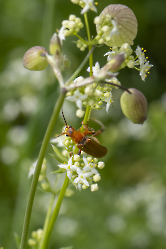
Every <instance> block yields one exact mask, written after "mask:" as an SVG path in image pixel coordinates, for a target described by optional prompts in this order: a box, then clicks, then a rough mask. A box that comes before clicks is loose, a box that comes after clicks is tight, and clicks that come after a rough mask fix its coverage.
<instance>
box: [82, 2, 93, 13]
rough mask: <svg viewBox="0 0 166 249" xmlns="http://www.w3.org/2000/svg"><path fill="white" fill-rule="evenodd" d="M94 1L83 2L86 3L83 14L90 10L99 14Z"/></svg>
mask: <svg viewBox="0 0 166 249" xmlns="http://www.w3.org/2000/svg"><path fill="white" fill-rule="evenodd" d="M93 1H94V0H82V2H84V3H85V7H84V8H83V9H82V11H81V14H84V13H85V12H87V11H88V10H92V11H95V12H97V9H96V7H95V5H94V3H93Z"/></svg>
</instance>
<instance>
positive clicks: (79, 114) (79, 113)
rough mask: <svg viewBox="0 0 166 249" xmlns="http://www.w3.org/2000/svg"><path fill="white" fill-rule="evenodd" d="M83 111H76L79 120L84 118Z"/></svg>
mask: <svg viewBox="0 0 166 249" xmlns="http://www.w3.org/2000/svg"><path fill="white" fill-rule="evenodd" d="M84 113H85V111H83V110H81V109H77V111H76V116H77V117H79V118H82V117H83V116H84Z"/></svg>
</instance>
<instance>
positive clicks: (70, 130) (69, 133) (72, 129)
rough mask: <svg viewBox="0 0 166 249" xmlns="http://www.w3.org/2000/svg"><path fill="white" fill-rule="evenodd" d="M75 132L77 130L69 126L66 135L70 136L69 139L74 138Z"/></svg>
mask: <svg viewBox="0 0 166 249" xmlns="http://www.w3.org/2000/svg"><path fill="white" fill-rule="evenodd" d="M74 131H75V129H74V128H73V127H72V126H68V127H66V129H65V134H66V136H68V137H72V136H73V133H74Z"/></svg>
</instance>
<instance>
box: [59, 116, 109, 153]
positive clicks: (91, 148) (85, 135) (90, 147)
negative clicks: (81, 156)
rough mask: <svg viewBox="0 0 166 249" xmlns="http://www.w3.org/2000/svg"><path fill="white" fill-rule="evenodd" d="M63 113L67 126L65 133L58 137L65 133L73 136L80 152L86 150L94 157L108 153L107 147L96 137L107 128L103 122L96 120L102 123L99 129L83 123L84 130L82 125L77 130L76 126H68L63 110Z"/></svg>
mask: <svg viewBox="0 0 166 249" xmlns="http://www.w3.org/2000/svg"><path fill="white" fill-rule="evenodd" d="M62 115H63V119H64V121H65V125H66V128H65V131H64V133H62V134H60V135H58V136H56V137H59V136H62V135H64V134H65V135H66V136H68V137H71V139H72V140H73V142H74V143H76V144H77V147H78V148H79V150H80V152H81V151H84V152H86V153H87V154H89V155H91V156H93V157H97V158H101V157H103V156H105V155H106V154H107V152H108V150H107V148H106V147H104V146H102V145H101V144H100V143H99V141H98V139H97V138H96V136H97V135H99V134H100V133H101V132H103V131H104V130H105V127H104V126H103V124H101V123H100V122H99V121H96V120H94V121H95V122H97V123H98V124H100V125H101V128H100V129H99V130H98V131H95V130H93V129H91V128H89V127H88V124H87V125H84V124H83V127H84V131H83V132H82V131H81V127H80V128H79V129H78V130H75V128H74V127H72V126H68V124H67V122H66V119H65V117H64V114H63V112H62ZM89 135H92V136H89Z"/></svg>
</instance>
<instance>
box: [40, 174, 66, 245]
mask: <svg viewBox="0 0 166 249" xmlns="http://www.w3.org/2000/svg"><path fill="white" fill-rule="evenodd" d="M68 184H69V178H68V177H67V175H66V178H65V180H64V183H63V186H62V189H61V192H60V194H59V197H58V201H57V204H56V206H55V209H54V211H53V214H52V217H51V220H50V223H49V225H48V228H47V230H46V233H45V237H44V239H43V245H42V246H41V249H46V248H47V246H48V243H49V239H50V236H51V233H52V230H53V227H54V224H55V221H56V219H57V216H58V213H59V210H60V207H61V204H62V201H63V197H64V195H65V192H66V189H67V186H68Z"/></svg>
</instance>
